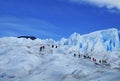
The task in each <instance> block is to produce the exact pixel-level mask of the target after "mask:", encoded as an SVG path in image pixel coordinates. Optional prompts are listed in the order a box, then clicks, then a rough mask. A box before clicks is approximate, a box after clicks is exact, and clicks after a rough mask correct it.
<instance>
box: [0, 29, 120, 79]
mask: <svg viewBox="0 0 120 81" xmlns="http://www.w3.org/2000/svg"><path fill="white" fill-rule="evenodd" d="M43 45H44V46H45V49H44V50H43V51H40V47H41V46H43ZM52 45H55V46H57V48H56V47H52ZM74 54H77V56H76V57H74ZM79 54H81V55H89V56H91V57H92V58H93V57H94V58H96V60H97V61H96V62H93V61H92V59H84V58H80V57H79V56H78V55H79ZM101 59H105V60H107V62H108V64H106V65H105V64H103V65H102V64H98V65H96V64H95V63H98V61H99V60H101ZM119 80H120V31H119V30H118V29H115V28H112V29H107V30H101V31H96V32H92V33H90V34H85V35H80V34H78V33H76V32H75V33H73V34H72V35H71V36H70V37H69V38H62V39H61V40H60V41H57V42H56V41H54V40H53V39H45V40H41V39H36V40H30V39H25V38H21V39H19V38H16V37H4V38H0V81H119Z"/></svg>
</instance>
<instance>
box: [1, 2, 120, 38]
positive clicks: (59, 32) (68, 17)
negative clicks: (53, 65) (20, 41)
mask: <svg viewBox="0 0 120 81" xmlns="http://www.w3.org/2000/svg"><path fill="white" fill-rule="evenodd" d="M108 28H118V29H119V28H120V0H0V30H1V32H0V37H5V36H20V35H32V36H36V37H39V38H42V39H43V38H53V39H55V40H59V39H60V38H62V37H68V36H69V35H71V34H72V33H74V32H77V33H80V34H81V35H82V34H86V33H90V32H93V31H96V30H102V29H108Z"/></svg>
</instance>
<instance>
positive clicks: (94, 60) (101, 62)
mask: <svg viewBox="0 0 120 81" xmlns="http://www.w3.org/2000/svg"><path fill="white" fill-rule="evenodd" d="M74 57H78V58H83V59H90V60H92V61H93V62H95V64H106V63H107V60H97V59H96V58H94V57H91V56H88V55H82V54H78V55H77V54H76V53H74Z"/></svg>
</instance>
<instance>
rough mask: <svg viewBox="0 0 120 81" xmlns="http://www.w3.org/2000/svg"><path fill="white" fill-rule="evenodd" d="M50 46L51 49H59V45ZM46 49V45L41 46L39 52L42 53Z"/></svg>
mask: <svg viewBox="0 0 120 81" xmlns="http://www.w3.org/2000/svg"><path fill="white" fill-rule="evenodd" d="M48 46H50V47H51V48H58V46H57V45H48ZM44 49H45V45H42V46H40V49H39V51H40V52H42V51H43V50H44Z"/></svg>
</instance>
